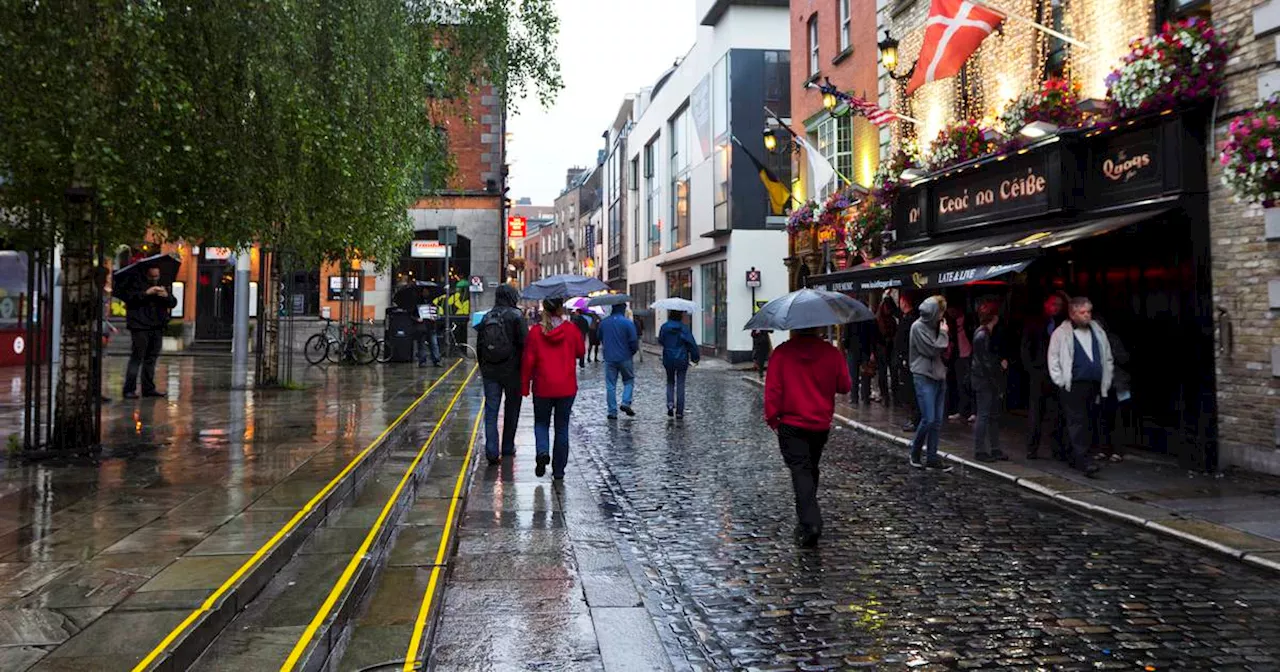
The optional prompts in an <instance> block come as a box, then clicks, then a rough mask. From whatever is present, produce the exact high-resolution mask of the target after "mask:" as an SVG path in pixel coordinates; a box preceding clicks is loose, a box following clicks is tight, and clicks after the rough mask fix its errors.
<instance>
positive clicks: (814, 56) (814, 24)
mask: <svg viewBox="0 0 1280 672" xmlns="http://www.w3.org/2000/svg"><path fill="white" fill-rule="evenodd" d="M809 76H810V77H817V76H818V14H817V13H816V12H815V13H814V15H813V16H811V17H809Z"/></svg>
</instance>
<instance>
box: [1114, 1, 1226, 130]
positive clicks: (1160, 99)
mask: <svg viewBox="0 0 1280 672" xmlns="http://www.w3.org/2000/svg"><path fill="white" fill-rule="evenodd" d="M1130 46H1131V48H1132V51H1131V52H1130V53H1129V55H1128V56H1125V57H1124V61H1123V62H1121V64H1120V67H1119V68H1117V69H1116V70H1115V71H1114V72H1112V73H1111V74H1110V75H1108V76H1107V99H1108V100H1110V101H1111V104H1112V106H1113V107H1115V109H1116V112H1117V113H1118V114H1120V115H1122V116H1127V115H1135V114H1142V113H1145V112H1154V111H1157V110H1167V109H1171V108H1174V107H1177V106H1180V105H1187V104H1189V103H1194V102H1197V101H1200V100H1205V99H1209V98H1215V97H1217V96H1218V95H1219V94H1220V93H1222V91H1223V84H1224V81H1225V77H1226V70H1227V58H1228V57H1229V56H1230V53H1231V47H1230V46H1229V45H1228V44H1227V42H1226V40H1224V39H1222V38H1221V37H1220V36H1219V35H1218V33H1217V32H1215V31H1214V29H1213V26H1212V25H1211V24H1210V23H1209V22H1208V21H1205V20H1204V19H1201V18H1197V17H1193V18H1190V19H1185V20H1182V21H1179V22H1177V23H1165V24H1164V26H1163V27H1162V29H1161V31H1160V32H1159V33H1157V34H1155V35H1152V36H1150V37H1144V38H1140V39H1137V40H1134V41H1133V43H1132V44H1131V45H1130Z"/></svg>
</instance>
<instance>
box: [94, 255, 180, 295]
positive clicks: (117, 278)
mask: <svg viewBox="0 0 1280 672" xmlns="http://www.w3.org/2000/svg"><path fill="white" fill-rule="evenodd" d="M153 266H154V267H156V268H159V269H160V284H161V285H164V286H166V287H167V286H169V285H172V284H173V283H174V281H175V280H177V279H178V270H179V269H180V268H182V261H180V260H179V259H178V258H177V257H175V256H173V255H172V254H157V255H154V256H150V257H147V258H145V259H139V260H137V261H135V262H133V263H132V264H129V265H128V266H125V267H124V268H121V269H119V270H117V271H116V272H114V273H112V274H111V282H112V284H115V285H120V284H122V283H124V282H127V281H129V280H131V279H133V278H137V279H139V280H141V279H142V277H143V274H144V273H145V272H146V270H147V269H148V268H151V267H153Z"/></svg>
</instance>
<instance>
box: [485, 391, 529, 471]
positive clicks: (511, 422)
mask: <svg viewBox="0 0 1280 672" xmlns="http://www.w3.org/2000/svg"><path fill="white" fill-rule="evenodd" d="M503 396H506V411H505V412H504V413H503V414H502V416H503V417H502V455H504V456H511V455H515V454H516V427H517V426H519V423H520V403H521V398H520V385H519V383H517V384H515V385H506V384H504V383H503V381H501V380H489V379H488V378H486V379H485V381H484V454H485V457H488V458H489V459H491V460H492V459H495V458H497V457H498V412H499V410H500V407H501V406H502V401H503V400H502V398H503Z"/></svg>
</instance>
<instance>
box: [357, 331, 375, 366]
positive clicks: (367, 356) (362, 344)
mask: <svg viewBox="0 0 1280 672" xmlns="http://www.w3.org/2000/svg"><path fill="white" fill-rule="evenodd" d="M351 356H352V357H354V358H355V360H356V363H357V364H362V365H363V364H372V363H373V362H374V360H376V359H378V339H376V338H374V337H373V336H370V335H369V334H359V335H357V336H356V337H355V338H354V339H352V344H351Z"/></svg>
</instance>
